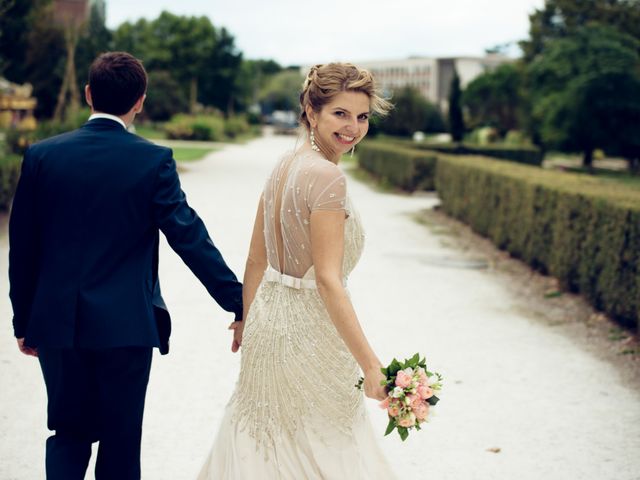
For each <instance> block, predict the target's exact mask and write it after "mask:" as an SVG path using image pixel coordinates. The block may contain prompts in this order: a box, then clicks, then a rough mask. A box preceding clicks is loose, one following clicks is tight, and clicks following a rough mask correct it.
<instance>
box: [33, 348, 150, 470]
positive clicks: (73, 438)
mask: <svg viewBox="0 0 640 480" xmlns="http://www.w3.org/2000/svg"><path fill="white" fill-rule="evenodd" d="M151 357H152V349H151V348H149V347H121V348H105V349H96V350H94V349H81V348H45V347H40V348H38V358H39V360H40V366H41V368H42V373H43V376H44V381H45V384H46V386H47V397H48V407H47V415H48V419H47V423H48V427H49V430H53V431H55V434H54V435H52V436H51V437H49V438H48V439H47V449H46V472H47V480H76V479H77V480H82V479H84V476H85V472H86V470H87V466H88V464H89V459H90V457H91V444H92V443H93V442H99V445H98V456H97V459H96V470H95V476H96V479H97V480H139V479H140V441H141V437H142V417H143V413H144V400H145V395H146V391H147V384H148V383H149V372H150V369H151Z"/></svg>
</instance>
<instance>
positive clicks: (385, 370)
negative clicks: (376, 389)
mask: <svg viewBox="0 0 640 480" xmlns="http://www.w3.org/2000/svg"><path fill="white" fill-rule="evenodd" d="M380 371H381V372H382V374H383V375H384V376H385V377H388V376H389V369H388V368H381V369H380Z"/></svg>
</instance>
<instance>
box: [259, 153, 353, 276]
mask: <svg viewBox="0 0 640 480" xmlns="http://www.w3.org/2000/svg"><path fill="white" fill-rule="evenodd" d="M346 203H347V187H346V181H345V177H344V173H342V171H341V170H340V169H339V168H338V166H337V165H335V164H334V163H332V162H330V161H329V160H327V159H325V158H324V157H322V156H321V155H320V154H318V153H316V152H313V151H301V152H300V151H299V152H295V153H289V154H287V155H286V156H285V157H284V158H283V159H282V160H281V161H280V162H278V164H277V165H276V168H275V169H274V170H273V172H272V174H271V176H270V177H269V178H268V179H267V183H266V185H265V189H264V224H265V231H264V233H265V241H266V247H267V257H268V260H269V265H270V267H271V268H272V269H274V270H276V271H278V272H279V273H281V274H284V275H288V276H291V277H295V278H305V277H308V276H309V274H310V272H311V267H312V265H313V261H312V257H311V236H310V225H311V213H312V212H313V211H315V210H334V211H336V210H344V211H345V212H346V215H348V211H347V207H346Z"/></svg>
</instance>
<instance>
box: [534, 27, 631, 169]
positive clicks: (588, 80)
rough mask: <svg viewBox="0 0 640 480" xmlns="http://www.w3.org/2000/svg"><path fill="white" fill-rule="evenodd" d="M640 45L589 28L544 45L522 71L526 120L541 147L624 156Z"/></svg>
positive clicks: (588, 155) (586, 158) (587, 159)
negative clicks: (614, 152) (536, 128)
mask: <svg viewBox="0 0 640 480" xmlns="http://www.w3.org/2000/svg"><path fill="white" fill-rule="evenodd" d="M639 51H640V42H639V41H638V40H636V39H635V38H633V37H631V36H629V35H626V34H624V33H621V32H619V31H617V30H616V29H614V28H612V27H607V26H601V25H598V24H590V25H587V26H586V27H582V28H580V29H578V30H576V32H575V33H573V34H572V35H571V36H568V37H566V38H561V39H557V40H554V41H551V42H549V44H548V46H547V49H546V51H545V53H544V55H541V56H539V57H537V58H536V59H535V60H534V61H533V62H532V63H531V64H530V65H529V66H528V72H527V73H528V83H529V88H530V91H531V100H532V105H533V111H532V115H533V118H534V121H535V122H536V123H537V124H538V125H539V129H540V135H541V138H542V140H543V142H544V143H545V144H546V145H548V146H552V147H554V148H558V149H561V150H565V151H580V152H582V153H583V163H584V165H585V166H586V167H591V165H592V160H593V152H594V150H595V149H596V148H602V149H605V150H618V151H628V150H630V149H631V150H632V145H633V144H637V140H635V138H636V137H637V128H638V123H637V120H638V118H640V56H639V54H638V52H639Z"/></svg>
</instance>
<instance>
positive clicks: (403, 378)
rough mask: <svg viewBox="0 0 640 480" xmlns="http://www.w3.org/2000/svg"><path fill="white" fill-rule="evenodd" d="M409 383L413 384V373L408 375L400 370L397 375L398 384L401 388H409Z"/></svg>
mask: <svg viewBox="0 0 640 480" xmlns="http://www.w3.org/2000/svg"><path fill="white" fill-rule="evenodd" d="M409 385H411V375H407V374H406V373H404V372H403V371H402V370H400V371H399V372H398V375H397V376H396V386H398V387H400V388H407V387H408V386H409Z"/></svg>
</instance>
